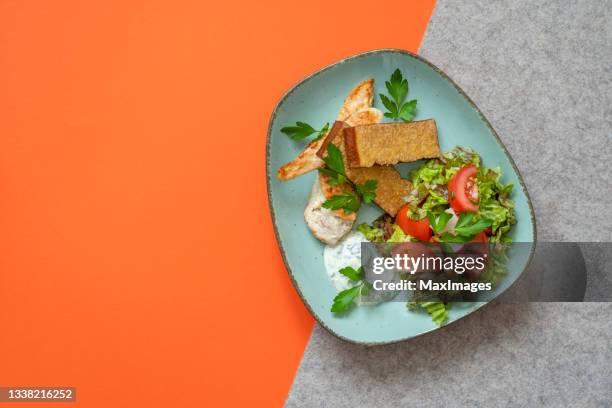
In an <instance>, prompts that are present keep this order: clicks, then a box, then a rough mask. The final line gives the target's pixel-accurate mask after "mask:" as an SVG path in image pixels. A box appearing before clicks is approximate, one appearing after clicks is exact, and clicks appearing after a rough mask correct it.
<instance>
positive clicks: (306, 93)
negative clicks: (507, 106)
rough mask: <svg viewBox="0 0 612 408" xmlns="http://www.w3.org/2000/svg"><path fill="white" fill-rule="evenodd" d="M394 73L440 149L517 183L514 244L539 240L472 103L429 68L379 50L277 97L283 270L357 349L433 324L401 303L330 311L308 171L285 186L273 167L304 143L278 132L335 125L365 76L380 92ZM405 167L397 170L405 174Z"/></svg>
mask: <svg viewBox="0 0 612 408" xmlns="http://www.w3.org/2000/svg"><path fill="white" fill-rule="evenodd" d="M396 68H400V69H401V70H402V72H403V73H404V76H405V77H406V78H407V79H408V81H409V84H410V91H409V94H408V97H409V99H412V98H416V99H417V100H418V111H417V117H416V118H415V120H418V119H425V118H434V119H435V120H436V123H437V126H438V132H439V140H440V145H441V148H442V150H443V151H447V150H450V149H452V148H453V147H454V146H456V145H462V146H469V147H472V148H474V149H476V151H478V152H479V153H480V154H481V156H482V158H483V162H484V164H485V165H486V166H489V167H495V166H497V165H499V166H501V168H502V171H503V179H502V181H503V182H504V183H507V182H511V183H514V185H515V189H514V193H513V197H512V198H513V199H514V201H515V203H516V208H515V210H516V218H517V220H518V221H517V224H516V225H515V226H514V227H513V229H512V232H511V238H512V239H513V240H514V241H515V242H535V238H536V237H535V234H536V233H535V220H534V215H533V209H532V207H531V203H530V201H529V197H528V194H527V190H526V188H525V185H524V183H523V181H522V179H521V176H520V174H519V171H518V169H517V168H516V166H515V164H514V162H513V161H512V158H511V157H510V155H509V154H508V152H507V151H506V149H505V147H504V145H503V144H502V142H501V140H500V139H499V137H498V136H497V134H496V133H495V131H494V130H493V128H492V127H491V125H490V124H489V122H488V121H487V120H486V119H485V117H484V116H483V115H482V113H481V112H480V110H479V109H478V108H477V107H476V105H474V103H473V102H472V101H471V100H470V99H469V98H468V97H467V95H465V93H464V92H463V91H462V90H461V89H460V88H459V87H458V86H457V85H456V84H455V83H454V82H453V81H452V80H451V79H450V78H449V77H448V76H447V75H446V74H444V73H443V72H442V71H441V70H440V69H438V68H437V67H435V66H434V65H433V64H431V63H429V62H428V61H426V60H424V59H423V58H422V57H419V56H418V55H414V54H412V53H409V52H407V51H403V50H395V49H384V50H375V51H370V52H366V53H363V54H359V55H355V56H353V57H350V58H347V59H344V60H342V61H339V62H337V63H335V64H333V65H330V66H328V67H326V68H323V69H322V70H320V71H317V72H315V73H314V74H312V75H311V76H309V77H307V78H305V79H304V80H302V81H301V82H299V83H298V84H296V85H295V86H293V87H292V88H291V89H290V90H289V91H287V93H286V94H285V95H284V96H283V97H282V98H281V100H280V102H278V104H277V106H276V108H275V109H274V112H273V113H272V118H271V120H270V126H269V130H268V141H267V149H266V156H267V157H266V159H267V164H266V165H267V168H266V176H267V182H268V196H269V203H270V211H271V213H272V220H273V223H274V227H275V231H276V238H277V240H278V244H279V247H280V250H281V253H282V256H283V259H284V262H285V266H286V268H287V271H288V272H289V275H290V276H291V279H292V281H293V284H294V285H295V288H296V290H297V291H298V293H299V294H300V296H301V298H302V300H303V301H304V304H305V305H306V306H307V308H308V309H309V310H310V312H311V313H312V315H313V316H314V317H315V319H317V321H318V322H319V323H320V324H321V325H322V326H323V327H325V328H326V329H328V330H329V331H330V332H331V333H333V334H334V335H336V336H338V337H340V338H342V339H344V340H347V341H351V342H354V343H361V344H386V343H393V342H397V341H402V340H407V339H410V338H413V337H415V336H418V335H421V334H424V333H427V332H430V331H433V330H436V329H437V326H436V325H435V324H434V323H433V322H432V321H431V320H430V318H429V316H428V315H427V314H425V313H413V312H409V311H407V310H406V306H405V304H404V303H401V302H388V303H384V304H380V305H377V306H373V307H365V306H364V307H358V308H354V309H353V310H351V311H350V312H349V313H347V314H345V315H343V316H336V315H334V314H333V313H331V312H330V306H331V303H332V299H333V298H334V296H335V295H336V290H335V289H334V287H333V285H332V283H331V282H330V280H329V279H328V277H327V274H326V272H325V267H324V265H323V248H324V245H323V244H322V243H320V242H319V241H317V240H316V239H315V238H314V237H313V236H312V235H311V234H310V232H309V230H308V228H307V227H306V224H305V222H304V216H303V212H304V206H305V205H306V202H307V200H308V195H309V193H310V189H311V187H312V184H313V181H314V179H315V176H316V175H315V174H314V172H313V173H310V174H306V175H303V176H301V177H298V178H296V179H293V180H289V181H284V182H281V181H279V180H277V178H276V170H277V169H278V168H279V167H280V166H281V165H283V164H285V163H287V162H288V161H290V160H292V159H293V158H294V157H295V156H296V155H297V154H298V153H299V152H300V151H301V150H302V149H303V148H304V146H305V142H301V143H300V142H294V141H292V140H290V139H289V138H288V137H287V136H286V135H284V134H282V133H281V132H280V129H281V128H282V127H283V126H286V125H288V124H292V123H295V122H296V121H297V120H300V121H304V122H307V123H311V124H313V125H314V124H316V126H320V125H322V124H324V123H325V122H333V120H334V118H335V117H336V114H337V112H338V110H339V109H340V106H341V105H342V102H343V101H344V98H345V97H346V95H347V94H348V92H349V91H350V90H351V89H352V88H353V87H355V86H356V85H357V84H358V83H359V82H360V81H362V80H364V79H367V78H374V79H375V81H376V82H375V88H376V95H378V93H380V92H384V81H385V80H387V79H388V78H389V76H390V75H391V73H392V72H393V71H394V70H395V69H396ZM374 106H375V107H378V108H381V106H382V104H381V102H380V99H379V98H378V96H376V97H375V99H374ZM381 109H382V110H384V108H381ZM409 167H410V166H406V165H404V166H403V167H400V172H401V173H402V175H403V176H404V177H405V176H406V174H407V173H406V172H407V170H408V168H409ZM380 213H381V211H380V210H379V209H378V208H376V207H375V206H363V207H362V209H361V211H360V213H359V218H358V220H357V223H359V222H370V221H372V220H373V219H375V218H376V217H377V216H378V215H379V214H380ZM357 223H356V224H355V225H357ZM530 248H531V250H530V252H529V253H528V254H527V256H523V257H517V258H516V261H515V262H511V264H510V265H509V269H510V276H509V277H508V278H507V279H505V286H508V285H509V284H510V283H512V282H513V281H514V280H515V279H516V278H518V276H519V275H520V274H521V273H522V272H523V270H524V269H525V268H526V267H527V265H528V263H529V261H530V260H531V256H532V254H533V250H532V246H530ZM484 304H485V303H482V302H480V303H466V304H463V305H461V306H460V307H454V308H452V309H451V310H450V316H449V322H448V323H447V325H448V324H452V323H453V322H455V321H457V320H458V319H460V318H462V317H464V316H466V315H468V314H470V313H472V312H474V311H475V310H477V309H479V308H480V307H482V306H483V305H484Z"/></svg>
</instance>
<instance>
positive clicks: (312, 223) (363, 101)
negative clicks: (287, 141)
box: [284, 80, 382, 244]
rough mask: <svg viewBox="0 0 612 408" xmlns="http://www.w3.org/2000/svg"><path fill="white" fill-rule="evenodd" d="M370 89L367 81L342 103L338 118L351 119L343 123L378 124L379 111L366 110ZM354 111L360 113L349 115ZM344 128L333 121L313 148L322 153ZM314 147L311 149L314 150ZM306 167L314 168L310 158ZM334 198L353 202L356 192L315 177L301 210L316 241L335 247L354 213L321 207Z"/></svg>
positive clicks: (370, 97)
mask: <svg viewBox="0 0 612 408" xmlns="http://www.w3.org/2000/svg"><path fill="white" fill-rule="evenodd" d="M372 87H373V81H372V80H367V81H364V82H362V83H361V84H359V85H358V86H357V87H356V88H355V89H354V90H353V91H352V92H351V93H350V95H349V96H348V97H347V98H346V100H345V101H344V105H343V107H342V109H341V111H340V114H339V115H338V117H344V115H350V116H348V117H347V118H346V123H351V124H355V125H358V124H367V123H376V122H378V121H380V119H381V118H382V112H380V111H379V110H378V109H375V108H371V107H369V104H371V103H372ZM354 109H361V110H358V111H356V112H354V113H352V114H351V112H353V110H354ZM298 123H302V122H298ZM343 126H345V122H342V121H336V122H335V123H334V125H333V126H332V127H331V129H330V130H329V132H327V135H328V136H327V137H320V140H317V141H315V142H313V143H317V144H316V146H319V149H321V148H322V146H325V148H327V145H328V144H329V140H330V138H329V135H335V134H336V133H337V132H338V131H339V130H340V129H341V128H342V127H343ZM302 127H304V126H302ZM311 133H312V132H311ZM311 144H312V143H311ZM314 146H315V145H313V148H314ZM307 151H308V154H307V155H306V156H305V157H310V156H312V154H313V153H312V151H310V150H308V149H307ZM316 153H317V152H314V154H315V155H316ZM302 154H304V153H302ZM316 159H317V160H320V161H321V165H319V167H322V166H324V165H325V159H324V158H320V157H318V156H317V157H316ZM309 163H310V165H314V164H316V163H315V159H314V158H312V160H310V162H309ZM284 167H286V166H284ZM302 169H303V168H302ZM341 171H343V170H341ZM333 197H348V199H352V198H353V197H356V195H355V189H354V187H353V185H351V184H350V183H334V182H333V180H332V181H330V176H329V175H326V174H324V173H321V174H318V175H317V178H316V180H315V182H314V184H313V186H312V189H311V192H310V196H309V198H308V202H307V204H306V208H305V209H304V220H305V221H306V225H307V226H308V228H309V229H310V232H311V233H312V234H313V235H314V236H315V237H316V238H317V239H318V240H320V241H321V242H324V243H326V244H335V243H336V242H338V241H339V240H340V239H341V238H342V237H343V236H344V235H346V234H347V233H348V232H350V231H351V228H352V226H353V223H354V222H355V219H356V213H355V212H354V211H353V210H351V209H350V208H351V207H347V206H344V207H339V208H336V206H333V205H330V204H328V205H327V206H324V204H325V203H327V202H328V201H329V200H332V199H333ZM345 200H346V199H345ZM336 201H338V200H336ZM352 202H353V203H356V201H355V199H352Z"/></svg>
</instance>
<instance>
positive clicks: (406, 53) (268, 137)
mask: <svg viewBox="0 0 612 408" xmlns="http://www.w3.org/2000/svg"><path fill="white" fill-rule="evenodd" d="M385 53H390V54H401V55H404V56H408V57H410V58H413V59H416V60H418V61H420V62H422V63H424V64H426V65H427V66H429V67H430V68H431V69H433V70H434V71H436V73H438V74H439V75H440V76H441V77H442V78H443V79H444V80H446V81H447V82H449V83H450V84H451V85H452V86H453V87H454V88H455V89H456V90H457V92H459V94H460V95H461V96H462V97H463V98H465V100H466V101H467V102H468V103H469V104H470V106H471V107H472V108H474V110H475V111H476V112H477V113H478V116H479V117H480V120H482V122H483V123H484V124H485V125H486V126H487V128H488V129H489V130H490V131H491V133H492V134H493V136H494V137H495V139H496V141H497V143H498V144H499V146H500V147H501V148H502V150H503V151H504V153H505V154H506V157H508V159H509V161H510V165H511V166H512V169H513V170H514V172H515V173H516V176H517V178H518V180H519V184H520V186H521V190H523V194H525V197H526V198H527V206H528V208H529V217H530V218H531V229H532V235H533V245H532V246H531V252H530V254H529V258H528V260H527V263H526V264H525V267H524V268H523V270H522V271H521V273H520V274H519V275H518V277H517V278H516V279H515V281H514V282H513V283H512V284H511V285H510V286H509V287H508V288H506V291H507V290H509V289H510V288H512V287H513V286H514V285H515V284H516V282H517V281H518V280H519V279H520V277H521V276H522V275H523V273H524V272H525V270H526V269H527V268H528V267H529V265H530V264H531V261H532V260H533V256H534V253H535V248H536V245H537V224H536V218H535V211H534V210H533V204H532V202H531V197H530V196H529V192H528V191H527V187H526V185H525V181H524V180H523V176H522V175H521V173H520V171H519V169H518V167H517V166H516V163H515V162H514V158H513V157H512V155H511V154H510V153H509V152H508V150H507V149H506V146H505V145H504V143H503V142H502V140H501V139H500V137H499V135H498V134H497V132H496V131H495V129H494V128H493V126H492V125H491V123H490V122H489V120H488V119H487V118H486V117H485V116H484V114H483V113H482V112H481V110H480V109H479V108H478V106H477V105H476V104H475V103H474V101H472V99H471V98H470V97H469V96H468V95H467V94H466V93H465V91H463V89H461V87H460V86H459V85H457V83H456V82H455V81H453V80H452V79H451V77H449V76H448V75H447V74H446V73H445V72H444V71H442V70H441V69H440V68H438V67H437V66H436V65H434V64H433V63H431V62H430V61H428V60H427V59H425V58H424V57H422V56H420V55H418V54H415V53H413V52H410V51H407V50H404V49H401V48H378V49H374V50H370V51H365V52H361V53H358V54H353V55H351V56H349V57H346V58H343V59H341V60H338V61H336V62H334V63H331V64H329V65H326V66H324V67H323V68H320V69H318V70H316V71H314V72H313V73H311V74H309V75H307V76H305V77H304V78H302V79H301V80H299V81H298V82H296V83H295V84H293V85H292V86H291V87H290V88H289V89H288V90H287V91H285V93H284V94H283V95H282V96H281V97H280V99H279V100H278V102H277V103H276V105H275V106H274V109H273V110H272V113H271V115H270V120H269V122H268V131H267V135H266V193H267V196H268V208H269V209H270V216H271V217H272V226H273V228H274V237H275V238H276V243H277V245H278V248H279V249H280V253H281V258H282V260H283V264H284V265H285V269H286V270H287V273H288V274H289V278H290V279H291V283H292V284H293V287H294V288H295V290H296V292H297V293H298V295H299V297H300V299H301V300H302V303H303V304H304V306H306V309H307V310H308V312H309V313H310V315H311V316H312V317H313V318H314V319H315V320H316V321H317V323H319V325H321V326H322V327H323V328H324V329H325V330H327V331H328V332H329V333H331V334H332V335H333V336H334V337H337V338H339V339H341V340H344V341H346V342H348V343H352V344H359V345H366V346H380V345H387V344H396V343H402V342H405V341H409V340H413V339H415V338H417V337H421V336H424V335H427V334H429V333H434V332H438V331H440V330H443V329H445V328H447V327H449V326H451V325H454V324H455V323H456V322H458V321H460V320H462V319H464V318H466V317H468V316H471V315H473V314H474V313H476V312H478V311H480V310H482V309H483V308H484V307H485V306H487V305H489V304H491V303H492V301H489V302H478V306H477V307H476V308H475V309H474V310H473V311H472V312H470V313H467V314H465V315H463V316H461V317H459V318H457V319H455V320H453V321H451V322H449V323H447V324H445V325H443V326H440V327H436V328H434V329H432V330H427V331H425V332H422V333H419V334H417V335H414V336H409V337H403V338H400V339H396V340H388V341H380V342H369V341H360V340H355V339H351V338H348V337H345V336H343V335H341V334H339V333H336V332H335V331H334V330H333V329H332V328H331V327H329V326H327V324H325V322H323V321H322V319H321V318H319V316H318V315H317V314H316V313H315V312H314V310H313V309H312V308H311V306H310V303H309V302H308V301H307V300H306V298H305V296H304V294H303V293H302V290H301V288H300V286H299V284H298V283H297V281H296V279H295V276H294V274H293V270H292V269H291V267H290V265H289V262H288V261H287V257H286V254H285V247H284V246H283V243H282V241H281V239H280V236H279V232H278V228H277V223H276V213H275V212H274V208H273V206H272V193H271V190H272V179H271V177H272V175H271V171H270V170H271V169H270V145H271V138H272V126H273V124H274V121H275V119H276V116H277V114H278V109H279V107H280V106H281V105H282V104H283V103H284V102H285V100H286V99H287V98H288V97H289V96H291V94H292V93H293V92H294V91H295V90H296V89H298V88H299V87H300V86H302V85H303V84H305V83H306V82H309V81H311V80H313V79H315V78H316V77H318V76H319V75H321V74H322V73H323V72H325V71H328V70H329V69H331V68H334V67H336V66H338V65H343V64H346V63H348V62H351V61H354V60H357V59H360V58H363V57H365V56H370V55H375V54H385Z"/></svg>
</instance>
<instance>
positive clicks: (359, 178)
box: [317, 108, 412, 216]
mask: <svg viewBox="0 0 612 408" xmlns="http://www.w3.org/2000/svg"><path fill="white" fill-rule="evenodd" d="M372 109H373V108H372ZM379 112H380V111H379ZM367 117H370V118H374V117H378V114H376V113H369V114H368V115H367ZM381 118H382V112H380V117H378V120H379V121H380V120H381ZM348 123H351V121H350V118H349V119H348V120H347V122H339V121H336V122H335V123H334V126H332V129H331V130H330V132H329V133H328V135H327V137H326V138H325V139H326V140H325V142H324V144H323V145H322V146H321V149H319V151H318V152H317V154H318V155H319V157H321V158H323V157H325V155H326V154H327V146H328V145H329V143H332V142H333V143H334V144H335V145H336V146H337V147H338V149H339V150H340V152H341V153H342V158H343V159H344V162H345V163H346V162H347V156H346V152H345V143H344V137H345V132H346V130H347V129H350V127H348ZM352 123H355V122H352ZM357 124H359V125H361V124H362V123H357ZM344 171H345V173H346V176H347V177H348V178H349V180H351V181H352V182H353V183H355V184H363V183H365V182H366V181H368V180H378V186H377V187H376V198H375V199H374V202H375V203H376V204H377V205H378V206H379V207H380V208H382V209H383V210H384V211H385V212H386V213H388V214H390V215H392V216H395V214H397V212H398V211H399V209H400V208H401V207H402V206H403V205H404V204H406V201H405V200H404V197H406V196H407V195H408V194H409V193H410V191H411V190H412V183H411V182H410V181H408V180H405V179H403V178H402V177H401V176H400V174H399V172H398V171H397V170H396V169H395V167H393V166H379V165H374V166H372V167H360V168H350V167H348V166H345V169H344Z"/></svg>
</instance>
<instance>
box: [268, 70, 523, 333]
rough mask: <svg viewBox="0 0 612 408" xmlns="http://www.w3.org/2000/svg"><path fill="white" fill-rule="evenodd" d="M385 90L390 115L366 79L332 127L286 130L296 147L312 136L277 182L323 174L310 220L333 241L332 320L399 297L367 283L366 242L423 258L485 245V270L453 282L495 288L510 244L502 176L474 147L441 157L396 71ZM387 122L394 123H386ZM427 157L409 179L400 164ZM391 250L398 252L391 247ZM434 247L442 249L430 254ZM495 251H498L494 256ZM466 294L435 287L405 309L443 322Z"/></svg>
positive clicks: (510, 207)
mask: <svg viewBox="0 0 612 408" xmlns="http://www.w3.org/2000/svg"><path fill="white" fill-rule="evenodd" d="M385 88H386V91H387V94H382V93H381V94H380V101H381V102H382V105H383V106H384V107H385V109H386V111H385V112H384V113H383V112H382V111H380V110H379V109H377V108H374V107H372V103H373V95H374V80H373V79H368V80H365V81H363V82H361V83H359V84H358V85H357V86H356V87H355V88H354V89H353V90H352V91H351V92H350V94H349V95H348V96H347V97H346V99H345V100H344V104H343V106H342V107H341V109H340V112H339V113H338V115H337V117H336V120H335V121H334V122H333V124H332V126H331V127H330V126H329V125H328V124H324V125H323V126H321V127H320V128H319V129H316V128H315V127H313V126H311V125H309V124H307V123H305V122H300V121H297V122H295V125H292V126H286V127H283V128H282V129H281V132H282V133H284V134H286V135H287V136H288V137H289V138H291V139H292V140H295V141H296V142H299V141H303V140H306V139H308V138H311V137H313V139H312V140H311V141H310V143H309V144H308V145H307V146H306V148H305V149H304V150H303V151H302V152H301V153H300V154H299V155H298V156H297V157H296V158H295V159H294V160H292V161H291V162H289V163H287V164H285V165H284V166H281V168H279V170H278V172H277V176H278V178H279V179H280V180H289V179H292V178H294V177H297V176H299V175H302V174H305V173H307V172H309V171H312V170H318V171H317V174H316V177H315V180H314V184H313V186H312V189H311V192H310V195H309V197H308V199H307V202H306V207H305V210H304V219H305V221H306V225H307V227H308V228H309V230H310V231H311V233H312V234H313V236H314V237H316V238H317V239H318V240H320V241H321V242H323V243H325V244H327V245H326V246H325V249H324V263H325V267H326V270H327V273H328V276H329V278H330V280H331V281H332V283H333V284H334V286H335V287H336V289H337V290H338V291H339V293H338V294H337V296H336V297H335V298H334V299H333V302H332V306H331V311H332V312H334V313H344V312H346V311H348V310H349V309H350V308H351V307H352V306H354V305H372V304H376V303H378V302H380V301H385V300H389V299H391V298H392V297H393V296H395V294H396V293H391V294H390V295H389V293H388V292H387V294H382V293H380V292H378V291H374V292H373V286H372V285H371V284H370V282H369V280H368V279H369V277H370V276H369V275H368V274H370V273H371V271H370V270H364V268H363V267H362V266H361V265H363V262H362V261H363V260H364V259H366V260H367V259H368V257H369V256H370V255H364V254H362V252H361V251H362V248H361V242H367V241H369V242H373V243H377V244H381V245H382V247H381V248H383V249H382V250H383V251H390V252H388V253H390V254H393V253H395V252H397V251H399V252H402V251H404V253H406V251H408V252H410V251H413V252H414V251H415V249H414V248H413V246H414V244H411V243H415V242H416V243H418V244H417V245H420V246H418V247H417V249H416V250H417V252H418V251H420V252H427V253H430V254H434V255H435V256H437V254H444V253H446V251H447V250H448V248H451V249H452V248H453V247H452V246H451V245H450V244H456V245H459V248H464V249H465V248H467V249H470V250H471V249H472V248H480V249H478V250H480V251H482V252H481V253H486V255H487V256H489V255H490V256H489V258H488V261H487V262H488V265H489V267H488V268H486V269H484V270H480V272H477V273H475V272H473V270H470V271H469V272H466V274H465V275H464V276H460V275H455V277H457V278H464V277H465V278H471V279H476V280H478V281H479V282H480V281H483V282H489V283H491V284H497V283H498V281H499V279H501V278H502V277H503V276H504V274H505V265H504V262H503V259H504V257H505V247H504V246H503V245H502V244H504V243H509V242H511V240H510V239H509V237H508V232H509V231H510V228H511V227H512V225H513V224H515V223H516V219H515V215H514V204H513V202H512V200H511V198H510V195H511V193H512V185H511V184H503V183H501V181H500V178H501V170H500V169H499V168H493V169H491V168H486V167H484V166H483V165H482V163H481V158H480V156H479V155H478V154H477V153H476V152H475V151H474V150H472V149H470V148H465V147H456V148H455V149H453V150H451V151H449V152H446V153H444V154H443V153H441V151H440V146H439V143H438V131H437V126H436V122H435V120H434V119H433V118H430V119H423V120H418V121H414V122H413V121H412V120H413V118H414V117H415V116H416V114H417V112H416V105H417V101H416V100H409V101H406V99H407V95H408V90H409V87H408V80H407V79H405V78H404V76H403V75H402V73H401V71H399V69H398V70H395V71H394V72H393V74H392V75H391V77H390V79H389V80H388V81H385ZM383 118H386V119H387V120H392V122H387V123H380V122H381V120H383ZM422 159H429V160H428V161H426V162H421V164H420V165H419V166H418V167H416V169H415V170H413V171H412V172H411V173H410V174H405V175H404V176H405V177H402V174H400V172H399V171H398V170H397V169H396V168H395V166H394V165H395V164H397V163H400V162H402V163H403V162H415V161H418V160H422ZM413 168H414V167H413ZM305 200H306V197H305ZM372 203H375V204H377V205H378V207H380V209H382V210H383V211H384V213H383V214H382V215H381V216H379V217H378V218H377V219H375V220H374V221H372V222H371V223H362V224H360V225H358V226H357V228H356V230H354V228H353V226H354V223H355V220H356V219H357V213H358V211H359V209H360V208H361V206H362V205H364V204H366V205H367V204H372ZM390 243H394V244H400V245H398V246H396V247H395V248H392V247H390V246H389V244H390ZM432 244H440V245H438V246H437V247H436V248H435V249H432V248H430V247H429V246H431V245H432ZM489 244H494V245H495V249H489ZM478 245H481V247H478ZM483 247H484V249H483ZM384 248H387V249H384ZM419 248H421V249H419ZM399 252H398V254H399ZM362 255H363V256H364V257H365V258H363V259H362ZM453 259H454V258H453ZM418 271H419V272H420V273H419V274H418V275H419V276H421V277H422V276H430V275H431V274H434V277H435V274H436V273H437V274H438V275H439V276H446V275H445V274H448V273H451V274H452V273H453V272H454V271H448V270H446V271H445V268H441V267H438V268H437V269H426V268H420V269H418ZM405 272H406V270H403V272H402V270H401V269H398V270H394V271H392V273H393V275H392V276H391V277H390V282H402V281H408V280H411V279H414V278H412V277H411V276H413V275H410V274H406V273H405ZM460 294H461V291H456V290H454V291H450V290H437V291H435V293H434V294H433V295H432V293H426V294H425V293H422V292H418V291H417V292H415V293H413V295H412V298H411V299H410V300H409V301H408V308H409V310H424V311H426V312H427V313H429V314H430V315H431V318H432V320H433V321H434V323H436V324H438V325H441V324H444V322H446V321H447V319H448V316H449V312H448V310H449V308H450V307H451V304H452V303H453V302H454V301H458V300H459V295H460Z"/></svg>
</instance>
